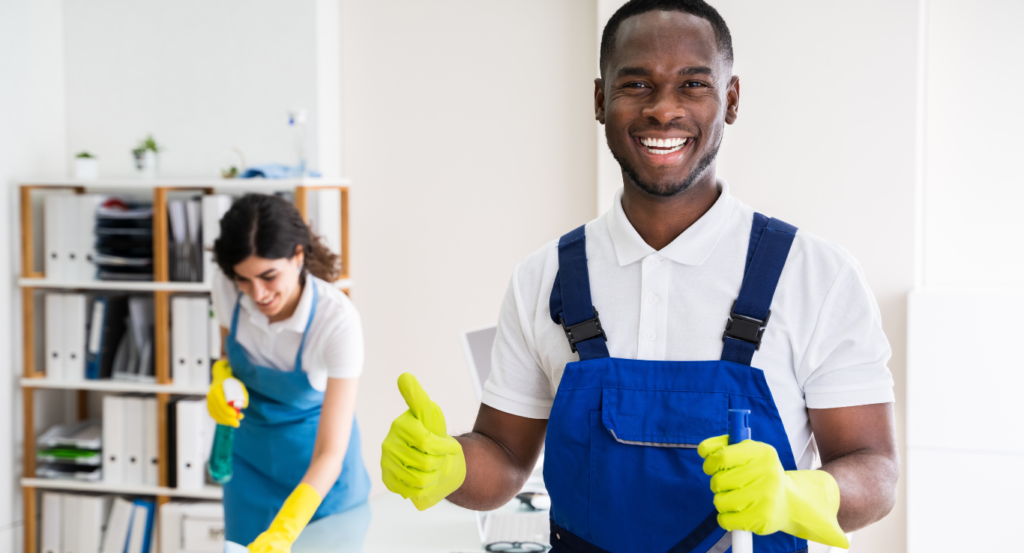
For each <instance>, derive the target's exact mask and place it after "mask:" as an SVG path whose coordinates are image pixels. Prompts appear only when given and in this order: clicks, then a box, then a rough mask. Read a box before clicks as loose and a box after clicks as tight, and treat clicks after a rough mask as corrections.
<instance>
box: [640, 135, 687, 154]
mask: <svg viewBox="0 0 1024 553" xmlns="http://www.w3.org/2000/svg"><path fill="white" fill-rule="evenodd" d="M687 140H689V139H687V138H641V139H640V143H641V144H643V145H644V147H645V148H647V149H648V150H651V152H652V153H656V154H670V153H672V152H675V151H678V150H680V149H681V148H682V147H683V146H685V145H686V141H687Z"/></svg>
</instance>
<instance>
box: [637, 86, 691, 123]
mask: <svg viewBox="0 0 1024 553" xmlns="http://www.w3.org/2000/svg"><path fill="white" fill-rule="evenodd" d="M640 115H643V116H644V117H650V118H651V119H656V120H657V121H658V122H659V123H661V124H665V123H668V122H669V121H672V120H673V119H678V118H680V117H685V116H686V110H685V109H684V108H683V105H682V104H681V103H680V102H679V98H678V97H677V96H676V92H675V90H673V89H671V88H661V89H659V90H656V91H655V93H654V94H652V95H651V96H650V101H649V102H648V104H647V105H646V106H644V108H643V109H642V110H641V112H640Z"/></svg>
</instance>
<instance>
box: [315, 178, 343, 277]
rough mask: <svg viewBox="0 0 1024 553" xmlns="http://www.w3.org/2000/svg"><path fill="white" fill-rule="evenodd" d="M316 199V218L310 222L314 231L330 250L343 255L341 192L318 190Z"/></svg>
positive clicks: (330, 189)
mask: <svg viewBox="0 0 1024 553" xmlns="http://www.w3.org/2000/svg"><path fill="white" fill-rule="evenodd" d="M315 198H316V199H315V205H314V206H313V212H314V217H315V218H312V220H311V221H310V222H311V224H312V226H313V230H314V232H316V233H317V234H318V235H320V237H321V238H323V239H324V243H325V244H326V245H327V248H328V249H330V250H331V251H332V252H333V253H335V254H337V255H341V190H338V189H336V188H327V189H323V190H317V191H316V196H315ZM343 270H344V268H343Z"/></svg>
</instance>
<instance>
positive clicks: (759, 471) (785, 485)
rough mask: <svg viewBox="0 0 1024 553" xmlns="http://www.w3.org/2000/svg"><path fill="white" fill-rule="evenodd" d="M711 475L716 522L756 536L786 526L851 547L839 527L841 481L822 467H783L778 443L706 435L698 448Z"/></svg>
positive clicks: (791, 530) (810, 537)
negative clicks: (820, 468)
mask: <svg viewBox="0 0 1024 553" xmlns="http://www.w3.org/2000/svg"><path fill="white" fill-rule="evenodd" d="M697 453H698V454H699V455H700V456H701V457H703V458H704V472H705V474H708V475H709V476H711V491H712V492H714V493H715V508H716V509H718V513H719V514H718V524H719V526H721V527H722V528H725V529H726V530H747V531H750V532H754V533H755V534H758V535H761V536H763V535H766V534H772V533H775V532H778V531H780V530H781V531H783V532H785V533H787V534H790V535H792V536H796V537H798V538H804V539H807V540H812V541H816V542H818V543H822V544H825V545H831V546H835V547H841V548H843V549H849V547H850V542H849V540H847V539H846V534H845V533H843V530H842V529H841V528H840V527H839V521H838V520H837V519H836V515H837V514H838V513H839V484H837V483H836V480H835V478H833V477H832V475H831V474H829V473H827V472H825V471H822V470H789V471H787V470H784V469H783V468H782V462H781V461H779V454H778V452H777V451H775V448H774V447H772V446H771V445H769V444H766V443H764V442H755V441H753V440H744V441H742V442H740V443H738V444H733V445H729V436H727V435H726V436H715V437H714V438H708V439H706V440H704V441H703V442H701V443H700V445H699V446H698V447H697Z"/></svg>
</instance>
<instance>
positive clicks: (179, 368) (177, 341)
mask: <svg viewBox="0 0 1024 553" xmlns="http://www.w3.org/2000/svg"><path fill="white" fill-rule="evenodd" d="M188 302H189V298H187V297H184V296H173V297H171V371H172V372H173V374H172V375H171V377H172V379H173V380H174V383H175V384H176V385H178V386H192V385H193V384H195V385H198V384H199V383H198V382H195V383H193V382H192V376H191V375H192V372H193V371H192V354H191V347H190V346H189V335H190V334H191V332H190V331H189V325H190V324H191V319H190V318H189V303H188Z"/></svg>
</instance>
